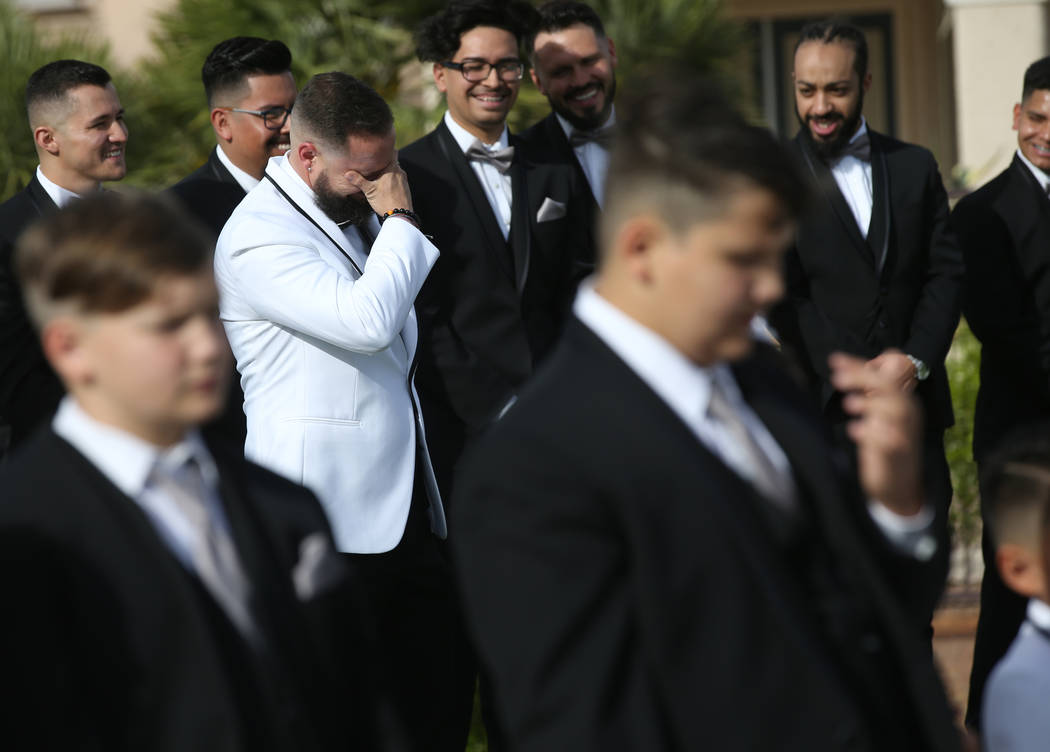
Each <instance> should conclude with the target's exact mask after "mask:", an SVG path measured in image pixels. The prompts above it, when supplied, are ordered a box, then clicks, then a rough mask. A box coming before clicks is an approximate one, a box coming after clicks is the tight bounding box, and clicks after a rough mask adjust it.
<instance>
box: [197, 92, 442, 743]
mask: <svg viewBox="0 0 1050 752" xmlns="http://www.w3.org/2000/svg"><path fill="white" fill-rule="evenodd" d="M289 127H290V136H291V148H290V149H289V151H288V153H287V154H285V155H284V156H280V157H272V158H271V159H270V161H269V163H268V164H267V166H266V172H265V174H264V175H263V180H262V182H260V183H259V185H258V186H256V188H254V189H253V190H252V191H251V192H250V193H249V194H248V195H247V196H246V197H245V199H244V200H243V201H242V202H241V203H240V205H239V206H238V207H237V208H236V209H235V210H234V212H233V214H232V215H231V217H230V220H229V221H228V222H227V223H226V226H225V227H224V228H223V231H222V234H221V235H220V236H219V241H218V244H217V247H216V253H215V276H216V282H217V284H218V286H219V291H220V294H221V302H220V314H221V317H222V320H223V324H224V326H225V328H226V335H227V337H228V338H229V340H230V345H231V346H232V348H233V353H234V356H235V357H236V360H237V369H238V370H239V371H240V373H241V384H242V385H243V387H244V405H245V413H246V415H247V421H248V438H247V441H246V443H245V455H246V456H247V457H248V459H250V460H253V461H255V462H257V463H259V464H261V465H263V466H265V467H268V468H270V469H271V470H274V471H275V472H277V473H279V474H281V475H284V476H286V477H288V478H290V479H291V480H294V481H296V482H297V483H301V484H302V485H304V486H306V487H307V488H309V489H310V490H312V491H313V492H314V493H315V494H317V496H318V497H319V498H320V500H321V503H322V505H323V506H324V507H325V511H326V512H327V514H328V518H329V520H330V521H331V523H332V527H333V532H334V534H335V541H336V545H337V547H338V548H339V550H340V551H343V552H346V553H347V554H348V555H349V560H350V563H351V565H352V567H353V568H354V569H355V570H357V571H358V572H360V574H361V581H362V583H363V584H364V585H365V588H366V590H367V593H368V596H369V601H370V603H369V605H370V606H371V612H372V614H373V615H374V617H375V621H376V628H377V632H378V635H379V638H380V651H379V656H378V658H377V662H378V664H379V666H380V667H381V670H382V671H383V674H384V675H385V676H386V677H387V678H388V679H389V684H390V686H391V688H392V691H393V692H394V699H395V702H396V704H397V706H398V709H399V710H400V715H401V717H402V718H403V720H404V721H405V727H404V729H403V730H404V734H405V735H406V736H407V737H408V741H409V742H410V744H409V746H408V748H409V749H417V750H428V749H435V750H439V749H443V747H441V746H438V745H435V746H431V742H432V741H434V740H435V739H437V738H439V736H440V734H441V733H442V730H443V728H444V725H445V723H446V721H445V719H446V717H447V716H448V710H447V708H446V707H445V702H446V698H448V697H449V696H450V695H451V692H450V691H449V690H448V687H447V682H448V677H449V676H450V675H451V674H452V671H451V668H450V665H449V663H450V660H451V659H450V656H449V654H448V653H449V651H448V648H447V646H448V645H449V643H450V642H451V640H452V639H453V637H452V633H451V627H450V626H449V625H450V624H451V623H453V622H454V619H455V616H454V607H453V605H452V594H451V587H450V577H449V575H448V573H447V567H446V565H445V564H444V561H443V559H442V557H441V556H440V554H439V552H438V550H437V545H436V544H437V538H438V537H440V538H443V537H444V536H445V517H444V511H443V507H442V504H441V497H440V495H439V494H438V492H437V484H436V482H435V480H434V474H433V470H432V468H431V464H430V457H429V453H428V449H427V441H426V439H425V437H424V427H423V420H422V416H421V413H420V409H419V404H418V401H417V397H416V394H415V387H414V384H413V379H414V376H415V369H414V365H413V364H414V356H415V351H416V342H417V338H418V328H417V324H416V315H415V311H414V309H413V302H414V301H415V298H416V295H417V293H418V292H419V288H420V287H421V286H422V285H423V280H424V279H426V277H427V274H428V273H429V272H430V268H431V267H432V266H433V265H434V262H435V261H436V260H437V258H438V250H437V248H436V247H434V245H433V244H432V243H431V242H430V241H429V240H427V238H426V236H424V235H423V233H422V232H421V231H420V226H419V220H418V218H417V217H416V214H415V212H414V211H413V204H412V195H411V193H410V192H409V189H408V181H407V179H406V177H405V174H404V172H403V171H402V170H401V168H400V167H399V166H398V162H397V151H396V150H395V149H394V138H395V135H394V117H393V114H392V113H391V111H390V108H389V107H388V106H387V104H386V102H384V101H383V99H382V98H381V97H380V96H379V94H377V93H376V92H375V90H373V89H372V88H371V87H369V86H368V85H367V84H364V83H362V82H361V81H358V80H357V79H355V78H353V77H352V76H348V75H346V74H344V73H338V72H333V73H322V74H319V75H317V76H314V78H312V79H311V80H310V81H309V83H307V85H306V86H305V87H304V88H303V90H302V91H301V92H300V93H299V97H298V99H297V100H296V105H295V111H294V112H293V113H292V117H291V122H290V126H289ZM399 748H400V747H399ZM460 749H462V746H461V747H460Z"/></svg>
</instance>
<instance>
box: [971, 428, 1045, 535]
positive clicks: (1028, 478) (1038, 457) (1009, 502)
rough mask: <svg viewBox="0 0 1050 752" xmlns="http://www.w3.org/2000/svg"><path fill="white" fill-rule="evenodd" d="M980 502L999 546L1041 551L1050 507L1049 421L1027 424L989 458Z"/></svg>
mask: <svg viewBox="0 0 1050 752" xmlns="http://www.w3.org/2000/svg"><path fill="white" fill-rule="evenodd" d="M982 494H983V496H982V498H981V504H982V506H983V507H984V512H985V514H984V517H985V521H986V523H987V524H988V525H989V527H990V532H991V534H992V540H993V541H994V543H995V545H996V546H1000V545H1002V544H1004V543H1014V544H1017V545H1021V546H1025V547H1026V548H1029V549H1030V550H1032V551H1035V552H1038V551H1041V550H1042V548H1043V545H1042V537H1043V532H1042V529H1043V524H1044V521H1045V516H1046V514H1047V510H1048V508H1050V425H1048V424H1046V423H1041V424H1038V425H1032V426H1026V427H1024V428H1023V429H1021V431H1020V432H1015V433H1013V434H1011V436H1010V437H1009V438H1008V439H1007V440H1006V441H1005V442H1004V444H1003V445H1002V448H1001V449H1000V451H999V452H997V453H996V455H995V456H994V457H993V458H992V459H991V460H990V462H989V468H988V470H987V471H986V475H985V478H984V483H983V489H982Z"/></svg>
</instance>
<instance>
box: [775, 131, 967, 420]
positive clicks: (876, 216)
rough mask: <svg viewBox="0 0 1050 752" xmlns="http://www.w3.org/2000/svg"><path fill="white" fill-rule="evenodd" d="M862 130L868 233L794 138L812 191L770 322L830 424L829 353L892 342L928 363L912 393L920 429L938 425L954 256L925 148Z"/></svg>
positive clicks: (940, 191) (953, 316) (944, 408)
mask: <svg viewBox="0 0 1050 752" xmlns="http://www.w3.org/2000/svg"><path fill="white" fill-rule="evenodd" d="M870 135H871V149H872V159H871V167H872V194H873V198H874V204H873V207H872V214H871V216H872V219H871V225H870V227H869V230H868V237H867V239H866V240H865V238H864V236H863V235H862V234H861V233H860V230H859V229H858V228H857V221H856V219H855V218H854V217H853V213H852V212H851V211H850V209H849V205H848V204H847V203H846V200H845V199H844V198H843V197H842V194H841V192H840V191H839V189H838V185H837V184H836V183H835V179H834V177H833V176H832V175H831V171H830V170H829V169H828V168H827V166H825V164H824V163H823V162H822V161H821V160H820V158H819V157H817V156H816V154H815V153H814V152H813V151H812V150H811V149H810V147H809V145H808V143H807V142H806V140H805V139H804V138H803V136H802V134H801V133H800V134H799V135H798V136H796V138H795V140H794V142H793V146H794V148H795V150H796V152H797V154H798V157H799V159H800V160H801V164H802V169H803V170H804V171H805V172H807V173H808V174H810V175H811V176H812V177H813V182H814V186H815V197H814V201H813V206H812V207H811V209H810V212H809V214H808V215H807V216H806V217H805V218H804V219H803V220H802V222H801V223H800V225H799V229H798V235H797V239H796V244H795V247H794V248H792V249H790V250H789V251H788V254H787V258H786V262H785V263H786V269H785V272H786V278H787V287H788V290H787V295H786V296H785V299H784V301H783V302H782V304H781V305H780V306H778V307H777V308H776V309H775V310H774V311H773V314H772V316H771V319H772V322H773V325H774V326H775V327H776V329H777V330H778V332H779V333H780V335H781V337H782V338H783V340H784V342H785V343H786V344H787V345H789V346H790V347H791V348H792V349H793V350H794V351H795V354H796V356H797V357H798V358H799V360H800V361H801V365H802V367H803V369H804V370H806V371H807V373H808V376H809V378H810V380H811V384H812V386H813V389H814V391H815V392H816V393H817V394H818V395H819V398H820V403H821V404H822V405H823V406H824V409H825V411H826V412H827V414H828V415H829V417H830V418H831V419H832V420H833V421H835V422H839V421H841V420H843V419H844V416H843V414H842V412H841V406H840V404H839V401H838V399H837V397H836V395H835V391H834V389H833V387H832V386H831V384H830V383H829V382H828V366H827V358H828V354H829V353H831V352H833V351H835V350H842V351H845V352H848V353H852V354H854V355H858V356H861V357H865V358H871V357H874V356H876V355H878V354H879V353H881V352H882V351H883V350H885V349H886V348H889V347H896V348H899V349H900V350H902V351H903V352H905V353H907V354H909V355H913V356H915V357H916V358H919V359H920V360H922V361H923V362H924V363H926V364H927V365H928V366H929V368H930V376H929V378H928V379H927V380H926V381H925V382H921V383H920V384H919V388H918V390H917V392H918V395H919V398H920V399H921V400H922V403H923V406H924V408H925V411H926V423H927V427H928V428H930V429H933V430H937V431H939V430H941V429H944V428H946V427H948V426H950V425H951V424H952V422H953V415H952V406H951V393H950V392H949V389H948V377H947V373H946V371H945V368H944V358H945V356H946V355H947V353H948V348H949V347H950V346H951V341H952V336H953V335H954V333H955V328H956V326H957V325H958V322H959V307H960V297H961V286H962V275H963V265H962V253H961V251H960V250H959V246H958V244H957V242H956V240H955V236H954V233H952V232H951V230H950V229H949V226H948V199H947V195H946V193H945V191H944V187H943V185H942V183H941V178H940V174H939V173H938V171H937V163H936V162H935V161H934V159H933V155H932V154H930V152H929V151H927V150H926V149H923V148H921V147H919V146H913V145H911V144H905V143H903V142H901V141H897V140H895V139H892V138H889V137H888V136H884V135H881V134H879V133H874V132H871V133H870ZM880 257H882V258H884V259H885V261H884V262H883V265H882V269H881V272H880V271H879V267H878V264H877V259H879V258H880Z"/></svg>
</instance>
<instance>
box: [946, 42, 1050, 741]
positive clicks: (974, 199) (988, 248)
mask: <svg viewBox="0 0 1050 752" xmlns="http://www.w3.org/2000/svg"><path fill="white" fill-rule="evenodd" d="M1013 116H1014V130H1016V131H1017V152H1016V154H1015V155H1014V158H1013V161H1012V162H1011V163H1010V166H1009V167H1007V168H1006V169H1005V170H1003V172H1001V173H1000V174H999V175H997V176H996V177H995V178H994V179H993V180H991V181H989V182H988V183H987V184H986V185H984V186H982V187H981V188H980V189H979V190H977V191H974V192H973V193H971V194H970V195H969V196H965V197H964V198H962V199H960V201H959V203H958V204H957V205H956V207H955V210H954V211H953V212H952V216H951V223H952V226H953V227H954V228H955V231H956V233H957V235H958V237H959V243H960V245H961V246H962V250H963V257H964V258H965V260H966V278H965V285H964V287H963V314H964V315H965V316H966V321H967V323H969V325H970V328H971V329H972V330H973V333H974V335H976V337H977V339H979V340H980V341H981V385H980V389H979V391H978V392H977V408H976V410H975V412H974V428H973V456H974V459H975V460H976V462H977V469H978V475H979V480H980V485H981V497H982V498H984V497H985V496H986V488H985V486H986V480H985V477H984V476H985V474H986V465H987V463H988V458H989V456H990V454H991V453H992V452H993V451H994V450H995V449H996V447H997V446H998V444H999V442H1000V441H1002V439H1003V437H1004V436H1006V435H1007V433H1008V432H1009V431H1011V430H1012V429H1013V428H1014V427H1015V426H1017V424H1018V423H1019V422H1027V421H1030V420H1038V419H1044V420H1045V419H1047V418H1050V253H1048V249H1050V199H1048V198H1047V188H1048V186H1050V58H1043V59H1041V60H1037V61H1035V62H1034V63H1032V64H1031V65H1030V66H1029V67H1028V69H1027V70H1026V71H1025V75H1024V85H1023V89H1022V92H1021V101H1020V102H1019V103H1018V104H1016V105H1014V112H1013ZM985 529H986V530H987V529H988V526H986V528H985ZM982 550H983V553H984V562H985V567H984V579H983V581H982V583H981V615H980V620H979V621H978V624H977V639H976V641H975V643H974V657H973V672H972V673H971V675H970V700H969V704H968V706H967V711H966V721H967V723H968V724H970V725H971V726H974V727H975V728H979V727H980V715H979V713H980V708H981V696H982V688H983V686H984V681H985V678H986V677H987V676H988V672H989V671H991V669H992V666H994V665H995V663H996V662H997V661H998V660H999V659H1000V658H1002V656H1003V653H1005V652H1006V648H1007V646H1008V645H1009V644H1010V641H1011V640H1012V639H1013V637H1014V635H1016V634H1017V628H1018V627H1019V626H1020V625H1021V622H1022V620H1023V619H1024V609H1025V602H1024V599H1023V598H1020V597H1019V596H1017V595H1016V594H1015V593H1014V592H1012V591H1011V590H1009V589H1007V588H1006V587H1005V586H1004V585H1003V582H1002V580H1001V578H1000V577H999V573H998V570H997V568H996V566H995V551H994V548H993V547H992V540H991V538H990V536H989V535H988V534H985V535H984V540H983V541H982Z"/></svg>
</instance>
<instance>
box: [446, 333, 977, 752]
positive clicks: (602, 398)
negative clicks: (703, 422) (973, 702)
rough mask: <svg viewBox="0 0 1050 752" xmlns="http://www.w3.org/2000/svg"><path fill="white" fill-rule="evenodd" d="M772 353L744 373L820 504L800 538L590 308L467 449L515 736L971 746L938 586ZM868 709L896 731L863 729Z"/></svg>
mask: <svg viewBox="0 0 1050 752" xmlns="http://www.w3.org/2000/svg"><path fill="white" fill-rule="evenodd" d="M767 355H768V354H764V355H761V356H756V357H754V358H752V359H750V360H749V361H747V362H744V363H741V364H740V365H739V366H737V367H735V369H734V371H735V375H736V378H737V381H738V383H739V384H740V386H741V390H742V392H743V394H744V396H745V398H746V399H747V400H748V402H749V404H750V405H751V406H752V408H754V410H755V411H756V413H757V414H758V415H759V416H760V417H761V419H762V420H763V422H764V423H765V425H766V426H767V427H768V429H769V430H770V432H771V433H772V434H773V436H774V437H775V438H776V439H777V440H778V442H779V443H780V445H781V447H782V448H783V449H784V451H785V452H786V453H787V455H788V458H789V460H790V462H791V465H792V468H793V471H794V475H795V478H796V481H797V484H798V487H799V491H800V493H799V495H800V497H801V498H802V499H805V500H806V502H805V504H804V505H803V508H804V509H807V510H808V514H809V515H810V516H811V522H810V529H811V532H810V534H809V536H808V537H807V538H804V539H802V544H801V545H799V546H796V547H795V548H794V549H792V550H794V552H795V553H794V554H792V553H789V552H788V551H789V549H788V548H786V547H784V546H783V544H782V542H781V540H780V539H781V537H782V536H781V532H782V531H783V530H785V529H786V528H785V526H783V525H780V524H778V523H777V519H776V516H775V515H774V516H767V515H769V513H770V512H771V511H772V510H771V509H770V506H771V505H769V504H768V503H767V502H764V501H761V500H759V498H758V497H757V496H756V494H755V492H754V491H753V490H752V489H751V487H750V486H749V485H748V484H746V483H745V482H744V481H742V480H741V479H740V478H739V477H738V476H737V475H736V474H735V473H733V472H732V471H731V470H730V469H729V468H728V467H727V466H725V465H724V464H723V463H722V462H721V461H720V460H719V459H718V458H717V457H716V456H715V455H714V454H712V453H711V452H710V451H708V450H707V449H706V448H705V447H704V446H703V444H702V443H701V442H700V441H699V440H698V439H697V438H696V437H695V435H694V434H693V433H692V431H691V430H690V429H689V428H688V427H687V426H686V425H685V424H684V423H682V422H681V421H680V420H679V419H678V417H677V416H676V415H675V414H674V412H673V411H672V410H671V409H670V408H669V407H668V406H667V405H666V403H664V402H663V401H662V400H661V399H660V398H659V397H657V395H656V394H655V393H654V392H652V390H651V389H650V388H649V387H648V386H647V385H646V384H645V383H644V382H643V381H641V380H640V379H639V378H638V377H637V376H636V375H635V373H634V372H633V371H631V370H630V369H629V368H628V366H627V365H626V364H624V363H623V361H622V360H620V359H619V358H618V357H617V356H616V355H615V354H614V353H613V352H612V351H611V350H610V349H609V348H608V347H607V346H606V345H605V344H604V343H603V342H601V341H600V340H599V339H598V338H597V337H596V336H595V335H594V334H593V333H592V332H591V331H590V330H589V329H587V328H586V327H584V326H583V325H582V324H580V323H579V322H574V323H573V324H571V325H570V328H569V329H568V330H567V333H566V336H565V338H564V340H563V341H562V343H561V344H560V346H559V348H558V349H557V350H556V352H555V353H554V354H553V355H552V356H551V358H550V360H549V361H548V363H547V364H546V366H545V367H544V369H543V370H542V371H541V372H540V373H538V374H537V375H536V378H535V379H534V381H533V382H532V383H531V384H530V386H529V388H528V389H527V390H526V392H525V393H524V394H523V395H522V397H521V398H520V399H519V401H518V403H517V404H516V405H515V406H514V407H513V408H512V409H511V410H510V411H509V412H508V414H507V415H506V416H505V417H504V418H503V419H502V420H501V421H500V422H499V423H497V424H496V425H495V426H494V427H493V428H492V430H491V431H489V432H488V433H487V434H486V436H485V440H484V441H483V442H479V443H478V444H477V446H476V449H475V450H474V453H473V454H472V455H471V456H470V457H469V458H468V459H467V460H465V463H464V468H463V472H462V475H461V476H460V478H459V479H458V496H457V499H456V504H457V509H458V515H457V516H456V517H453V518H452V525H453V531H452V534H451V535H450V536H449V542H450V544H451V545H452V548H453V553H454V554H455V558H454V561H455V563H456V568H457V573H458V575H459V579H460V581H461V585H462V588H463V593H464V600H465V608H466V613H467V616H468V622H469V625H470V627H471V628H472V630H473V633H474V635H475V638H476V641H477V645H478V649H479V653H480V657H481V660H482V665H483V666H484V667H485V669H486V670H487V671H488V672H489V673H490V675H491V679H492V684H493V688H494V691H495V695H496V708H497V711H498V713H499V715H500V718H501V721H502V723H503V725H504V726H505V728H506V731H507V732H508V735H509V737H510V740H511V746H510V749H514V750H516V752H532V751H533V750H536V751H539V750H543V751H544V752H545V751H546V750H554V749H558V750H575V751H578V752H598V751H599V750H603V751H604V750H609V749H631V750H647V751H648V752H658V751H660V750H701V749H712V750H714V749H717V750H772V749H776V750H807V751H809V750H818V749H819V750H838V749H843V750H844V749H853V750H868V749H873V748H875V749H878V748H880V747H878V746H877V740H878V738H879V736H880V734H886V733H889V734H890V735H891V736H893V735H898V736H899V737H902V738H899V739H896V740H895V741H897V742H899V743H898V744H896V745H895V746H886V747H881V748H884V749H923V750H951V749H955V748H956V747H957V741H958V740H957V735H956V732H955V730H954V728H953V723H952V718H951V713H950V712H949V710H948V707H947V703H946V700H945V697H944V694H943V691H942V688H941V686H940V683H939V680H938V678H937V675H936V672H935V669H934V666H933V664H932V661H931V657H930V655H929V649H928V646H924V645H923V643H922V639H921V638H920V634H921V629H920V627H919V625H917V624H915V623H914V620H910V619H909V617H908V616H907V614H908V613H913V612H914V610H915V609H917V608H920V609H923V608H926V607H929V608H932V604H933V603H934V601H935V599H936V597H937V593H938V592H939V590H940V586H941V582H942V580H940V579H939V577H938V575H937V574H936V573H935V572H934V569H935V567H934V568H931V566H930V565H922V564H919V563H918V562H916V561H915V560H912V559H910V558H907V557H903V556H900V555H899V554H897V553H895V552H894V551H892V550H891V549H890V547H889V546H888V544H887V543H886V542H885V541H884V540H883V538H882V536H881V533H879V532H878V531H877V530H876V528H875V526H874V524H873V523H872V521H871V519H870V517H869V516H868V514H867V512H866V509H865V502H864V501H863V499H862V497H861V494H860V492H859V489H857V488H856V486H855V485H852V484H851V482H850V481H849V480H848V478H849V477H850V476H848V475H847V474H843V473H841V472H840V471H839V469H838V467H837V466H836V464H835V463H833V462H832V461H831V459H830V455H831V451H832V450H831V449H830V446H829V443H828V439H827V438H826V433H827V429H826V428H825V427H824V425H823V424H822V423H821V421H820V420H819V417H818V416H817V415H816V413H815V412H814V411H813V409H812V406H811V405H810V404H809V400H808V399H807V398H805V397H804V396H803V394H802V393H801V392H800V391H799V390H798V389H797V388H795V387H794V384H793V383H791V382H790V381H789V380H788V379H787V378H786V377H785V376H784V374H783V372H782V370H781V369H780V368H779V366H774V365H772V364H771V363H767V362H764V358H765V357H766V356H767ZM942 543H943V542H942ZM817 554H819V555H820V556H821V557H823V558H820V559H817V558H816V557H817ZM796 556H801V558H803V559H804V558H809V557H810V556H812V557H813V558H814V561H817V562H819V563H820V566H814V568H813V571H814V572H815V573H816V576H814V577H806V578H803V577H800V576H796V571H797V568H798V567H797V564H796V563H795V561H793V559H794V557H796ZM818 583H822V584H818ZM821 588H826V589H827V590H829V591H831V592H833V593H834V594H835V597H824V598H821V599H820V600H819V603H820V605H819V606H817V605H815V603H814V601H816V600H817V598H816V597H815V593H817V592H820V590H821ZM919 604H928V606H925V605H919ZM821 614H824V615H825V618H821V616H820V615H821ZM830 643H834V644H836V645H837V646H838V647H837V650H832V649H830V648H829V644H830ZM850 662H856V663H858V664H865V665H867V666H868V669H869V670H870V671H871V673H872V674H874V676H870V677H869V676H867V675H866V674H865V673H864V672H863V671H860V672H859V673H860V675H861V676H863V677H864V680H858V679H856V677H854V679H853V680H850V679H848V678H847V673H848V672H847V670H846V669H845V668H844V666H845V665H846V664H847V663H850ZM876 687H882V688H889V687H892V689H887V691H882V692H879V691H874V690H875V688H876ZM876 704H878V705H880V706H888V707H883V710H884V712H888V713H889V714H890V715H891V716H893V717H894V718H895V722H894V724H891V725H893V728H892V729H875V730H873V729H872V728H871V727H870V726H869V725H868V723H867V715H868V714H869V713H870V712H872V710H871V709H872V707H874V706H875V705H876Z"/></svg>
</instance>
